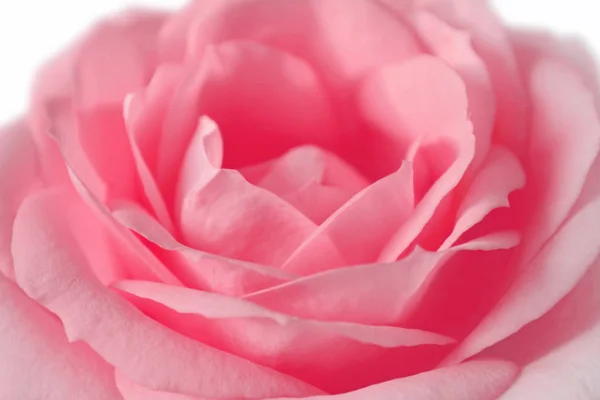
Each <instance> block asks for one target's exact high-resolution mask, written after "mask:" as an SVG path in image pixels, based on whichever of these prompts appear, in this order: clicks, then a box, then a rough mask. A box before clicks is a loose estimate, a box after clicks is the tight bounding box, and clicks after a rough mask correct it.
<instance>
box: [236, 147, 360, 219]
mask: <svg viewBox="0 0 600 400" xmlns="http://www.w3.org/2000/svg"><path fill="white" fill-rule="evenodd" d="M240 172H241V173H242V175H244V177H245V178H246V179H247V180H248V181H250V182H251V183H253V184H255V185H257V186H259V187H262V188H263V189H266V190H268V191H270V192H272V193H274V194H276V195H277V196H279V197H280V198H282V199H283V200H285V201H287V202H288V203H290V204H291V205H293V206H294V207H295V208H296V209H298V210H299V211H300V212H302V213H303V214H304V215H305V216H307V217H308V218H310V219H311V220H312V221H313V222H315V223H316V224H321V223H322V222H323V221H325V219H327V218H328V217H329V216H330V215H331V214H333V212H335V211H336V210H337V209H338V208H340V207H341V206H342V205H343V204H344V203H346V202H347V201H348V200H350V198H351V197H352V196H354V195H355V194H356V193H358V192H359V191H361V190H362V189H364V188H366V187H367V186H368V185H369V182H368V181H367V180H366V179H365V178H364V177H363V176H361V175H360V173H358V172H357V171H356V170H355V169H354V168H353V167H351V166H350V165H348V164H347V163H345V162H344V161H343V160H341V159H339V158H338V157H337V156H336V155H334V154H332V153H329V152H327V151H325V150H323V149H320V148H318V147H316V146H301V147H296V148H294V149H292V150H290V151H289V152H287V153H286V154H284V155H283V156H282V157H280V158H278V159H276V160H273V161H269V162H267V163H263V164H259V165H256V166H251V167H246V168H243V169H241V170H240Z"/></svg>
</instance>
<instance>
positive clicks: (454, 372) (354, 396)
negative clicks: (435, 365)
mask: <svg viewBox="0 0 600 400" xmlns="http://www.w3.org/2000/svg"><path fill="white" fill-rule="evenodd" d="M517 373H518V368H517V367H515V366H514V365H513V364H510V363H508V362H505V361H471V362H467V363H463V364H461V365H456V366H453V367H449V368H442V369H437V370H433V371H429V372H424V373H422V374H419V375H415V376H410V377H408V378H403V379H397V380H393V381H389V382H385V383H381V384H379V385H373V386H369V387H367V388H364V389H360V390H357V391H355V392H351V393H344V394H341V395H337V396H313V397H305V399H307V400H308V399H311V400H363V399H372V400H388V399H394V400H495V399H497V398H498V396H499V395H500V394H502V393H503V392H504V391H505V390H506V388H507V387H509V386H510V384H511V383H512V382H513V381H514V380H515V378H516V375H517ZM273 400H276V399H273ZM278 400H284V399H278Z"/></svg>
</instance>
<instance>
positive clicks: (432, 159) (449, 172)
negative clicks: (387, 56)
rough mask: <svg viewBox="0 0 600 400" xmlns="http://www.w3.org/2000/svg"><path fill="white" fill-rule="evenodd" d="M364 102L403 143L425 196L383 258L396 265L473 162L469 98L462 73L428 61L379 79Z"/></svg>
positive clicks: (371, 82) (385, 71)
mask: <svg viewBox="0 0 600 400" xmlns="http://www.w3.org/2000/svg"><path fill="white" fill-rule="evenodd" d="M360 98H361V105H362V110H363V112H364V114H365V117H366V118H368V119H369V120H370V121H371V122H372V123H373V124H375V125H376V126H378V127H380V129H381V130H382V131H383V132H386V133H387V135H390V136H394V137H395V140H396V141H397V143H402V146H403V147H404V150H405V154H404V158H405V159H409V160H413V162H414V169H415V175H416V176H415V190H416V192H417V198H420V196H421V195H423V194H425V195H424V197H423V198H422V200H421V201H420V202H419V204H417V205H416V208H415V210H414V212H413V213H412V214H411V216H410V217H409V218H408V220H407V221H406V222H405V223H404V224H403V225H402V226H401V227H399V228H398V231H397V232H396V233H395V234H394V236H393V237H392V238H391V239H390V241H389V242H388V243H387V245H386V247H385V248H384V249H383V250H382V252H381V255H380V257H379V260H380V261H394V260H396V259H397V258H398V257H399V256H400V255H401V254H402V253H403V252H404V251H405V250H406V249H407V248H408V247H409V245H410V244H411V243H412V242H413V241H414V239H415V238H416V237H417V236H418V235H419V233H420V232H421V231H422V229H423V227H424V226H425V225H426V224H427V223H428V222H429V221H430V219H431V218H432V216H433V214H434V212H435V210H436V208H437V207H438V205H439V204H440V202H441V201H442V200H443V199H444V198H445V197H446V195H447V194H448V193H449V192H450V191H451V190H452V189H453V188H454V187H455V186H456V185H457V184H458V183H459V182H460V180H461V178H462V177H463V174H464V172H465V170H466V169H467V167H468V165H469V163H470V162H471V160H472V158H473V155H474V137H473V135H472V126H471V123H470V122H469V120H468V117H467V96H466V93H465V87H464V84H463V82H462V80H461V79H460V76H458V75H457V74H456V72H454V71H453V70H452V69H450V68H449V67H448V66H447V65H446V64H444V63H443V62H442V61H439V60H437V59H435V58H433V57H429V56H422V57H418V58H414V59H412V60H411V61H407V62H405V63H402V64H395V65H390V66H387V67H384V68H382V69H381V70H380V71H378V72H376V73H374V74H373V75H372V76H371V77H370V78H369V79H368V80H367V81H366V83H365V85H364V87H363V88H362V91H361V95H360ZM419 155H420V156H422V157H419ZM428 170H437V173H434V174H431V171H428ZM427 175H430V176H429V178H430V180H431V186H430V187H429V188H428V187H427V186H429V185H428V183H429V182H428V181H427Z"/></svg>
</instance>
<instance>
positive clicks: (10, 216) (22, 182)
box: [0, 121, 38, 279]
mask: <svg viewBox="0 0 600 400" xmlns="http://www.w3.org/2000/svg"><path fill="white" fill-rule="evenodd" d="M37 162H38V161H37V157H36V152H35V147H34V144H33V141H32V138H31V134H30V132H29V130H28V128H27V126H26V124H25V122H23V121H19V122H16V123H14V124H13V125H9V126H8V127H6V128H2V129H1V130H0V177H2V179H0V275H4V276H6V277H8V278H10V279H13V278H14V272H13V266H12V257H11V255H10V243H11V238H12V229H13V221H14V219H15V216H16V214H17V209H18V207H19V204H20V203H21V201H23V199H24V198H25V196H26V195H27V194H28V192H29V191H30V189H31V186H32V185H33V184H34V182H35V180H36V175H37V172H38V171H37V169H38V165H37Z"/></svg>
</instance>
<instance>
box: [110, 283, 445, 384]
mask: <svg viewBox="0 0 600 400" xmlns="http://www.w3.org/2000/svg"><path fill="white" fill-rule="evenodd" d="M116 288H117V289H119V290H122V291H124V292H125V293H128V294H130V295H127V296H126V297H127V298H128V299H129V300H130V301H131V302H132V303H133V304H135V305H136V306H137V307H138V308H140V310H142V311H143V312H144V313H146V314H147V315H149V316H151V317H152V318H153V319H154V320H156V321H158V322H159V323H161V324H162V325H165V326H167V327H169V328H171V329H174V330H175V331H177V332H180V333H182V334H184V335H186V336H188V337H191V338H193V339H195V340H198V341H200V342H202V343H206V344H208V345H210V346H213V347H215V348H218V349H221V350H223V351H226V352H228V353H231V354H235V355H238V356H240V357H243V358H244V359H247V360H250V361H252V362H256V363H258V364H260V365H264V366H267V367H270V368H274V369H277V370H278V371H281V372H283V373H286V374H289V375H292V376H294V377H297V378H299V379H301V380H302V381H304V382H307V383H310V384H312V385H314V386H316V387H319V388H321V389H323V390H325V391H327V392H329V393H342V392H346V391H348V390H353V389H356V388H358V387H362V386H365V385H369V384H373V383H377V382H382V381H385V380H388V379H392V378H397V377H399V376H405V375H409V374H412V373H415V372H420V371H422V370H426V369H428V368H430V366H431V364H433V363H435V362H436V361H435V360H439V359H440V358H439V357H440V353H441V352H442V349H440V348H439V347H440V346H442V345H447V344H450V343H452V340H451V339H449V338H446V337H441V336H439V335H436V334H433V333H429V332H422V331H411V330H405V329H402V328H395V327H388V326H364V325H358V324H348V323H339V322H318V321H311V320H302V319H297V318H295V317H289V316H286V315H283V314H279V313H274V312H272V311H269V310H267V309H264V308H262V307H260V306H257V305H254V304H252V303H250V302H247V301H245V300H241V299H234V298H231V297H225V296H220V295H214V294H211V293H207V292H199V291H195V290H190V289H177V288H173V287H169V286H166V285H159V284H153V283H148V282H135V281H125V282H119V283H118V284H116ZM323 349H327V355H326V356H325V355H323ZM316 357H318V358H319V359H320V362H319V364H318V365H315V364H314V359H315V358H316ZM432 357H433V359H432ZM431 359H432V360H431ZM425 360H431V361H428V362H429V365H427V367H423V366H422V364H423V363H424V361H425ZM370 365H372V366H373V368H370V367H369V366H370ZM377 365H378V366H380V368H379V369H378V368H375V366H377ZM411 368H413V369H412V370H411Z"/></svg>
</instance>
